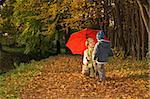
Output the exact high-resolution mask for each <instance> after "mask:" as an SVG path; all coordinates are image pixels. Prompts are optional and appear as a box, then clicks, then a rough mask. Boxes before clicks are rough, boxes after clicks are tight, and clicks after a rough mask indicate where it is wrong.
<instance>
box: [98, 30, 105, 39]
mask: <svg viewBox="0 0 150 99" xmlns="http://www.w3.org/2000/svg"><path fill="white" fill-rule="evenodd" d="M104 36H105V35H104V32H103V31H99V32H98V33H97V35H96V38H97V40H101V39H104Z"/></svg>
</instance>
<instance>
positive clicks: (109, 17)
mask: <svg viewBox="0 0 150 99" xmlns="http://www.w3.org/2000/svg"><path fill="white" fill-rule="evenodd" d="M0 2H1V4H0V5H1V6H0V12H1V14H0V16H1V17H0V36H1V38H5V39H7V40H9V43H10V44H14V45H15V46H25V53H26V54H29V53H40V54H43V53H45V52H47V51H49V49H51V48H52V46H51V43H52V41H53V40H54V39H55V40H56V41H57V42H58V41H59V42H60V43H61V47H64V46H65V43H66V42H67V40H68V38H69V36H70V34H71V33H73V32H75V31H78V30H80V29H84V28H93V29H102V30H104V31H105V34H106V35H107V36H108V37H109V38H110V39H111V42H112V47H113V48H114V49H117V50H118V51H119V50H121V51H123V53H124V57H127V56H130V55H131V56H132V57H136V58H137V59H143V58H144V57H145V56H146V53H147V52H148V51H150V26H149V19H150V11H149V8H150V1H148V0H142V1H141V0H1V1H0ZM7 42H8V41H7ZM59 42H58V44H59ZM1 44H2V45H3V42H2V41H1Z"/></svg>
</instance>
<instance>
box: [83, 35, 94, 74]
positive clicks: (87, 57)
mask: <svg viewBox="0 0 150 99" xmlns="http://www.w3.org/2000/svg"><path fill="white" fill-rule="evenodd" d="M85 45H86V46H87V49H86V50H85V51H84V56H83V64H84V65H83V67H82V74H84V75H88V76H90V77H94V67H93V60H92V54H93V49H94V45H95V42H94V40H93V39H92V38H88V39H87V41H86V44H85Z"/></svg>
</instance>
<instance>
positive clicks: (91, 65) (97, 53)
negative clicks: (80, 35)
mask: <svg viewBox="0 0 150 99" xmlns="http://www.w3.org/2000/svg"><path fill="white" fill-rule="evenodd" d="M104 36H105V35H104V32H103V31H100V32H98V33H97V35H96V38H97V41H98V42H97V43H96V44H95V42H94V40H93V39H92V38H88V39H87V41H86V43H85V45H86V46H87V49H86V50H85V51H84V56H83V66H82V74H84V75H87V76H90V77H94V76H95V77H98V79H99V81H103V80H105V79H106V76H105V65H106V64H107V62H108V57H109V56H113V52H112V50H111V48H110V41H108V40H105V39H104Z"/></svg>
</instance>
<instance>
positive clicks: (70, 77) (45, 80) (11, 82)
mask: <svg viewBox="0 0 150 99" xmlns="http://www.w3.org/2000/svg"><path fill="white" fill-rule="evenodd" d="M33 63H34V67H32V68H26V70H25V69H24V71H23V72H21V70H18V72H17V71H15V74H17V76H13V75H12V74H8V75H7V76H6V77H5V79H4V78H3V81H5V84H3V85H2V84H1V86H3V87H2V88H3V89H2V90H3V92H2V91H1V93H0V95H2V98H3V97H4V98H6V97H8V98H10V97H15V98H17V97H18V98H19V99H132V98H133V99H148V98H150V92H149V91H150V85H149V83H150V82H149V81H150V80H149V77H148V74H149V66H148V62H147V61H134V60H132V61H131V60H128V59H127V60H121V59H118V58H113V59H110V62H109V64H107V66H106V76H107V80H106V81H105V82H98V80H97V79H96V78H89V77H86V76H83V75H82V74H81V65H82V57H81V56H71V55H58V56H53V57H49V58H48V59H44V60H41V61H40V62H35V61H34V62H33ZM4 90H5V91H4Z"/></svg>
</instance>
